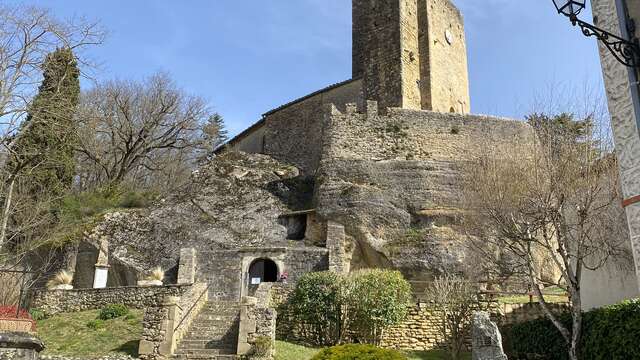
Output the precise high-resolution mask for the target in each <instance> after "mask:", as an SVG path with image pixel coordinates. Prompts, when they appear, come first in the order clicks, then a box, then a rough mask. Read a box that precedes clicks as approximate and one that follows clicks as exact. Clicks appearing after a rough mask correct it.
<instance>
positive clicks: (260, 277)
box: [249, 259, 278, 285]
mask: <svg viewBox="0 0 640 360" xmlns="http://www.w3.org/2000/svg"><path fill="white" fill-rule="evenodd" d="M277 281H278V265H276V263H275V262H273V260H270V259H257V260H254V261H253V262H252V263H251V265H250V266H249V284H250V285H258V284H260V283H263V282H277Z"/></svg>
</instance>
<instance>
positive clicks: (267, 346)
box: [253, 336, 273, 357]
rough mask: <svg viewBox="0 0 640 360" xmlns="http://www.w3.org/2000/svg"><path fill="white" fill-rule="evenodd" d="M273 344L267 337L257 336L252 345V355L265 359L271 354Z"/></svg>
mask: <svg viewBox="0 0 640 360" xmlns="http://www.w3.org/2000/svg"><path fill="white" fill-rule="evenodd" d="M272 348H273V342H272V341H271V338H270V337H268V336H258V337H257V338H256V340H255V342H254V344H253V354H254V355H256V356H258V357H266V356H269V355H270V354H271V349H272Z"/></svg>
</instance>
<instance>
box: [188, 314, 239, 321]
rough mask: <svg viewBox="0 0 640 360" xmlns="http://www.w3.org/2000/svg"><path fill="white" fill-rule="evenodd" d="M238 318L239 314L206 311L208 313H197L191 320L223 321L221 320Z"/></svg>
mask: <svg viewBox="0 0 640 360" xmlns="http://www.w3.org/2000/svg"><path fill="white" fill-rule="evenodd" d="M239 318H240V314H219V313H218V314H216V313H208V314H199V315H198V316H197V317H196V318H195V319H194V320H193V321H194V322H196V321H207V320H208V321H223V322H233V321H236V320H238V319H239Z"/></svg>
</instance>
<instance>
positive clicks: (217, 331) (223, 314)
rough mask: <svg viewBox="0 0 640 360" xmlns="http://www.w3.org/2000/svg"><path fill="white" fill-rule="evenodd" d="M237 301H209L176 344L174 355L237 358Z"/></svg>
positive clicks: (183, 357) (199, 357) (238, 313)
mask: <svg viewBox="0 0 640 360" xmlns="http://www.w3.org/2000/svg"><path fill="white" fill-rule="evenodd" d="M239 324H240V304H238V303H237V302H229V301H210V302H208V303H207V304H206V305H205V306H204V307H203V308H202V310H201V311H200V314H198V316H197V317H196V318H195V319H194V320H193V322H192V323H191V326H190V327H189V330H188V331H187V333H186V334H185V336H184V337H183V338H182V341H180V343H179V344H178V348H177V349H176V352H175V355H174V356H173V358H174V359H215V360H231V359H239V357H238V356H237V355H236V351H237V345H238V330H239Z"/></svg>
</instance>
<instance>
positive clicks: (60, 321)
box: [38, 310, 142, 357]
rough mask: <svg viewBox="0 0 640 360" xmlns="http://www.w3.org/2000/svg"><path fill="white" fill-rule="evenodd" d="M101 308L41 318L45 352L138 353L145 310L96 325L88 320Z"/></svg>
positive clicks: (63, 353)
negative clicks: (92, 326) (91, 325)
mask: <svg viewBox="0 0 640 360" xmlns="http://www.w3.org/2000/svg"><path fill="white" fill-rule="evenodd" d="M99 312H100V311H99V310H94V311H83V312H78V313H67V314H58V315H55V316H52V317H50V318H48V319H45V320H40V321H38V336H39V337H40V338H41V339H42V341H44V343H45V345H46V349H45V351H44V354H45V355H67V356H88V355H91V356H102V355H107V354H113V353H121V354H122V353H124V354H129V355H132V356H134V357H137V356H138V342H139V340H140V335H141V334H142V312H141V311H139V310H131V312H130V313H129V315H126V316H123V317H120V318H118V319H113V320H107V321H104V323H103V324H102V325H100V326H98V327H97V328H96V329H91V328H89V327H87V323H88V322H89V321H91V320H95V319H97V316H98V313H99Z"/></svg>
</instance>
